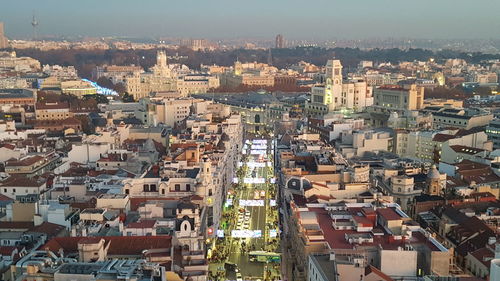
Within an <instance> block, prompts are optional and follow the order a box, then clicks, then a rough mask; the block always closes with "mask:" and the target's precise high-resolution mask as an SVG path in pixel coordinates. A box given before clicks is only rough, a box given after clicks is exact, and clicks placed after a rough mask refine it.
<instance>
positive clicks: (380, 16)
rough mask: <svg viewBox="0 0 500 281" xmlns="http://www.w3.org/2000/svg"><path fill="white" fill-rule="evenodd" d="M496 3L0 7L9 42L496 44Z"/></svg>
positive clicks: (59, 2)
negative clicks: (46, 38)
mask: <svg viewBox="0 0 500 281" xmlns="http://www.w3.org/2000/svg"><path fill="white" fill-rule="evenodd" d="M498 11H500V1H499V0H473V1H471V0H2V3H1V4H0V21H3V22H4V25H5V34H6V35H7V36H10V37H12V38H23V37H25V38H29V37H31V36H32V34H33V32H32V27H31V25H30V22H31V19H32V16H33V13H35V14H36V17H37V20H38V22H39V27H38V34H39V35H40V36H43V35H55V36H72V37H73V36H129V37H138V38H149V37H155V38H157V37H185V38H209V39H217V38H273V37H274V36H275V35H276V34H278V33H281V34H283V35H284V36H285V37H286V38H289V39H333V38H346V39H365V38H429V39H476V38H481V39H491V38H492V39H500V32H499V31H500V16H499V15H498Z"/></svg>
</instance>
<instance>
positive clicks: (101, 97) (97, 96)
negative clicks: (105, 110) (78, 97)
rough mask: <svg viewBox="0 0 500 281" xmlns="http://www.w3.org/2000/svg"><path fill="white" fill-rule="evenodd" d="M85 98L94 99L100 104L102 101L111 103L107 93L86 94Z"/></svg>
mask: <svg viewBox="0 0 500 281" xmlns="http://www.w3.org/2000/svg"><path fill="white" fill-rule="evenodd" d="M84 99H87V100H89V99H93V100H95V101H96V102H97V103H98V104H102V103H105V104H108V103H109V100H108V98H107V97H106V96H105V95H101V94H95V95H86V96H84Z"/></svg>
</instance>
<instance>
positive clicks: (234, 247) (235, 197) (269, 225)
mask: <svg viewBox="0 0 500 281" xmlns="http://www.w3.org/2000/svg"><path fill="white" fill-rule="evenodd" d="M273 148H274V147H273V144H272V143H271V142H270V141H268V140H265V139H254V140H247V141H246V142H245V144H244V146H243V150H242V153H243V155H242V162H241V163H239V165H238V166H239V167H238V172H237V177H235V178H234V179H233V185H232V188H231V189H230V190H229V191H228V194H227V196H226V202H225V203H224V206H223V215H222V223H221V228H222V229H220V230H217V240H216V243H215V247H214V248H213V249H212V251H211V253H210V255H211V257H210V258H211V267H210V270H211V280H238V281H239V280H280V279H281V278H280V261H281V255H280V254H279V253H278V252H279V248H280V238H279V236H280V235H279V232H280V231H279V225H278V211H277V207H276V184H275V177H274V169H273Z"/></svg>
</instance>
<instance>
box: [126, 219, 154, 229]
mask: <svg viewBox="0 0 500 281" xmlns="http://www.w3.org/2000/svg"><path fill="white" fill-rule="evenodd" d="M155 224H156V220H141V221H138V222H132V223H129V224H128V225H127V228H153V227H154V226H155Z"/></svg>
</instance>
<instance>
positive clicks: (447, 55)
mask: <svg viewBox="0 0 500 281" xmlns="http://www.w3.org/2000/svg"><path fill="white" fill-rule="evenodd" d="M16 52H17V53H18V55H20V56H29V57H33V58H35V59H38V60H39V61H40V62H41V63H42V64H59V65H64V66H67V65H73V66H75V67H76V68H77V70H78V72H79V74H80V75H81V76H82V77H85V78H90V77H91V73H92V69H93V68H94V67H95V66H96V65H102V64H116V65H130V64H135V65H139V66H142V67H143V68H145V69H147V68H150V67H151V66H153V65H154V64H155V62H156V50H132V49H130V50H115V49H110V50H82V49H70V50H48V51H42V50H38V49H20V50H16ZM167 53H168V54H178V55H179V56H182V57H187V59H180V60H179V61H175V62H179V63H183V64H186V65H187V66H189V67H191V68H193V69H199V68H200V65H201V64H205V65H211V64H217V65H222V66H229V65H233V63H234V62H235V61H236V60H237V59H238V60H240V61H242V62H249V61H251V62H253V61H257V62H268V61H269V58H270V57H271V61H272V64H273V65H275V66H277V67H279V68H284V67H287V66H289V65H292V64H295V63H297V62H299V61H307V62H311V63H313V64H316V65H324V64H325V63H326V61H327V60H328V59H331V58H338V59H341V60H342V63H343V64H344V66H345V67H348V68H349V67H355V66H356V65H357V64H358V63H359V62H360V61H362V60H371V61H375V62H387V61H388V62H391V63H397V62H400V61H414V60H421V61H425V60H429V59H430V58H434V59H436V60H437V61H438V62H439V61H443V60H445V59H451V58H461V59H464V60H466V61H467V62H471V63H478V62H480V61H483V60H488V59H500V54H483V53H466V52H458V51H452V50H442V51H437V52H434V51H430V50H424V49H407V50H402V49H397V48H393V49H371V50H361V49H357V48H333V49H326V48H318V47H297V48H288V49H286V48H284V49H272V50H271V54H269V50H248V49H234V50H215V51H193V50H191V49H189V48H185V47H180V48H178V49H175V50H167ZM270 55H271V56H270ZM170 60H171V61H173V59H170Z"/></svg>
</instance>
